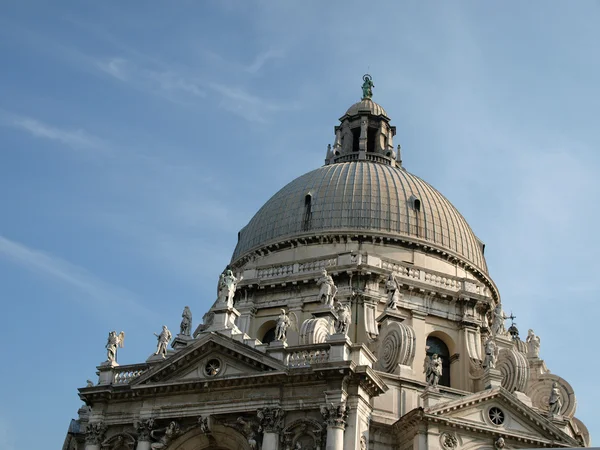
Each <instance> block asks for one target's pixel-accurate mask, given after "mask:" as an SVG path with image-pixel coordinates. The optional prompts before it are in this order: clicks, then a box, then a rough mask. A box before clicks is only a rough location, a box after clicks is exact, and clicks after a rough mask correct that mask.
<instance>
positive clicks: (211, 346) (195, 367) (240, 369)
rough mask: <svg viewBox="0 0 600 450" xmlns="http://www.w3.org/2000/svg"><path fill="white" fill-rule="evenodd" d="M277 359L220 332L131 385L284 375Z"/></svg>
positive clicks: (212, 334) (206, 337) (140, 377)
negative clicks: (273, 374) (279, 373)
mask: <svg viewBox="0 0 600 450" xmlns="http://www.w3.org/2000/svg"><path fill="white" fill-rule="evenodd" d="M285 370H286V367H285V366H284V365H283V364H282V363H281V362H280V361H278V360H277V359H274V358H272V357H271V356H268V355H266V354H264V353H262V352H259V351H258V350H256V349H254V348H252V347H250V346H248V345H245V344H243V343H241V342H238V341H235V340H233V339H231V338H228V337H226V336H223V335H221V334H217V333H207V334H205V335H204V336H201V337H200V338H199V339H196V340H194V341H192V342H191V343H190V344H189V345H188V346H187V347H185V348H183V349H179V350H178V351H177V352H175V353H173V354H171V355H170V356H169V357H168V358H167V359H165V360H164V361H161V362H159V363H158V364H156V365H155V366H154V367H152V368H151V369H150V370H148V371H147V372H145V373H143V374H142V375H141V376H139V377H138V378H136V379H135V380H134V381H133V382H132V383H131V386H132V387H135V386H145V385H149V384H155V383H159V384H160V383H176V382H182V383H185V382H190V381H202V380H206V381H208V380H209V379H210V380H217V379H219V380H223V379H235V378H242V377H251V376H253V375H260V374H265V373H269V372H272V373H274V372H284V371H285Z"/></svg>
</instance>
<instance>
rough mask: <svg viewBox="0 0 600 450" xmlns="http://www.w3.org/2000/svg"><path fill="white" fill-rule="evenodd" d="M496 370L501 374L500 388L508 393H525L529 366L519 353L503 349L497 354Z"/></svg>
mask: <svg viewBox="0 0 600 450" xmlns="http://www.w3.org/2000/svg"><path fill="white" fill-rule="evenodd" d="M496 369H498V370H499V371H500V373H502V376H503V379H502V387H503V388H504V389H506V390H508V391H509V392H514V391H519V392H525V389H526V388H527V381H528V380H529V372H530V371H529V364H528V363H527V358H526V357H525V355H523V354H522V353H521V352H519V351H517V350H514V349H506V348H503V349H502V350H500V352H499V353H498V359H497V361H496Z"/></svg>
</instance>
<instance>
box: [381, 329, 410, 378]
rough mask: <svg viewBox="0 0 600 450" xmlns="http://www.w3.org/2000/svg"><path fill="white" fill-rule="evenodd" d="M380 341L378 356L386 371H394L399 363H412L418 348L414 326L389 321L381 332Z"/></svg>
mask: <svg viewBox="0 0 600 450" xmlns="http://www.w3.org/2000/svg"><path fill="white" fill-rule="evenodd" d="M380 342H381V343H380V345H379V349H378V351H377V357H378V359H379V363H380V364H381V368H382V369H383V370H384V371H386V372H388V373H392V372H394V370H396V368H397V367H398V364H401V365H404V366H410V365H412V363H413V360H414V358H415V348H416V344H415V343H416V337H415V331H414V330H413V329H412V327H410V326H408V325H405V324H404V323H399V322H391V323H388V324H386V325H385V327H384V329H383V330H382V332H381V339H380Z"/></svg>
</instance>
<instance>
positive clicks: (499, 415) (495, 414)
mask: <svg viewBox="0 0 600 450" xmlns="http://www.w3.org/2000/svg"><path fill="white" fill-rule="evenodd" d="M488 416H489V418H490V420H491V421H492V423H493V424H494V425H502V424H503V423H504V412H503V411H502V410H501V409H500V408H496V407H495V406H493V407H491V408H490V410H489V411H488Z"/></svg>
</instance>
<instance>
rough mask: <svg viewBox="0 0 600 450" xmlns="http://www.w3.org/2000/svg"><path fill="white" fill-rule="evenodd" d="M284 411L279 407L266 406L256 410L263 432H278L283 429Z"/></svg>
mask: <svg viewBox="0 0 600 450" xmlns="http://www.w3.org/2000/svg"><path fill="white" fill-rule="evenodd" d="M284 415H285V411H284V410H283V409H281V408H279V407H272V406H266V407H264V408H260V409H258V410H257V411H256V416H257V417H258V420H259V421H260V426H261V427H262V429H263V430H264V432H265V433H280V432H281V430H283V416H284Z"/></svg>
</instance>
